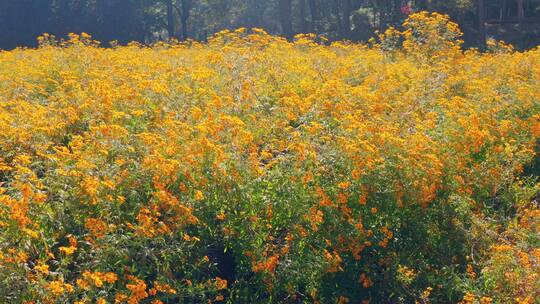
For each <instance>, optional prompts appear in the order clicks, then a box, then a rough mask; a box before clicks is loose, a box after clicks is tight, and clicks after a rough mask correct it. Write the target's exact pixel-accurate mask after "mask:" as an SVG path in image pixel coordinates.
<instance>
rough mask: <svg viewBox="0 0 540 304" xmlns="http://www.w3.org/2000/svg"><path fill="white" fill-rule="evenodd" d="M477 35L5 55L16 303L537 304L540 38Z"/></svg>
mask: <svg viewBox="0 0 540 304" xmlns="http://www.w3.org/2000/svg"><path fill="white" fill-rule="evenodd" d="M460 35H461V34H460V31H459V29H458V27H457V25H456V24H454V23H452V22H450V21H449V19H448V17H446V16H443V15H439V14H428V13H424V12H423V13H419V14H414V15H412V16H411V17H410V18H409V19H408V20H407V21H406V22H405V24H404V25H403V30H397V29H390V30H388V31H386V32H385V33H384V34H381V35H380V36H379V39H378V40H377V41H372V42H371V44H370V45H363V44H354V43H343V42H335V43H332V44H330V45H326V43H325V41H322V40H323V38H321V37H317V36H315V35H300V36H297V37H296V38H295V41H294V42H287V40H285V39H283V38H279V37H274V36H270V35H267V34H266V33H265V32H264V31H262V30H260V29H253V30H245V29H239V30H236V31H224V32H221V33H219V34H217V35H215V36H213V37H212V38H211V39H209V41H208V42H207V43H197V42H193V41H190V42H186V43H176V44H175V43H173V44H163V43H159V44H156V45H153V46H152V47H145V46H141V45H139V44H137V43H132V44H130V45H129V46H119V47H113V48H108V49H104V48H100V47H98V46H97V45H96V43H95V42H93V41H92V40H91V39H90V37H89V36H88V35H86V34H82V35H80V36H79V35H71V38H70V39H69V40H68V41H56V40H55V39H53V38H51V37H50V36H43V37H41V38H40V44H41V46H40V47H39V48H38V49H17V50H13V51H9V52H1V53H0V129H1V130H2V132H0V299H1V301H2V302H9V303H100V304H102V303H152V304H158V303H206V302H208V303H210V302H227V303H388V302H392V303H414V302H415V301H417V302H418V303H457V302H463V303H510V302H516V303H538V299H539V298H540V297H539V296H540V286H539V283H538V282H540V280H539V279H538V274H539V270H540V269H539V268H540V247H539V246H540V239H539V232H540V220H539V219H540V217H539V212H540V211H539V209H538V203H537V202H536V201H535V195H536V194H537V193H538V191H539V190H540V187H539V186H538V185H537V184H536V182H535V180H534V178H533V177H528V176H532V175H537V173H538V168H539V167H538V164H536V165H535V162H534V161H533V160H534V159H535V158H536V157H537V154H536V152H535V151H536V146H537V143H538V139H539V138H540V50H538V49H537V50H531V51H527V52H515V51H513V50H512V48H510V47H508V46H507V45H505V44H503V43H497V42H493V41H492V42H490V44H489V47H490V51H489V52H487V53H479V52H478V51H475V50H469V51H465V52H464V51H462V50H461V48H460V44H461V43H462V42H461V41H460V40H459V39H460ZM535 301H536V302H535Z"/></svg>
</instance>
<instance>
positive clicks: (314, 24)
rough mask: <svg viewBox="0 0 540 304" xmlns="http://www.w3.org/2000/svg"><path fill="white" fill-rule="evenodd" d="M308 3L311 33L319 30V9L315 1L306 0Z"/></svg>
mask: <svg viewBox="0 0 540 304" xmlns="http://www.w3.org/2000/svg"><path fill="white" fill-rule="evenodd" d="M308 2H309V11H310V14H311V30H312V31H313V32H318V29H319V20H320V19H319V9H318V7H317V1H316V0H308Z"/></svg>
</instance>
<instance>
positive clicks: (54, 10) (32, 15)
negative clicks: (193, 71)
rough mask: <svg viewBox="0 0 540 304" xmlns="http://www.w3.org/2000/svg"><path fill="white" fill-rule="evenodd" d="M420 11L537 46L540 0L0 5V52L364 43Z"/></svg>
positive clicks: (113, 0)
mask: <svg viewBox="0 0 540 304" xmlns="http://www.w3.org/2000/svg"><path fill="white" fill-rule="evenodd" d="M421 10H427V11H436V12H441V13H445V14H449V15H450V16H451V17H452V18H453V19H454V20H457V22H458V23H459V25H460V27H461V28H462V29H463V31H464V32H465V36H464V40H465V42H466V45H468V46H479V47H483V46H484V43H485V40H486V36H487V37H494V38H495V39H498V40H505V41H507V42H509V43H512V44H513V45H516V46H519V47H520V48H522V49H527V48H531V47H534V46H536V45H538V44H540V26H539V25H540V0H497V1H494V0H489V1H488V0H4V1H0V49H11V48H15V47H18V46H23V45H24V46H35V41H36V40H35V39H36V37H37V36H39V35H41V34H43V33H50V34H54V35H56V36H59V37H63V36H65V35H67V34H68V33H70V32H73V33H81V32H86V33H89V34H90V35H92V37H93V39H96V40H98V41H101V42H102V43H103V45H108V43H109V42H110V41H119V42H120V43H127V42H130V41H139V42H147V43H148V42H150V43H151V42H155V41H157V40H167V39H169V38H176V39H179V40H186V39H195V40H200V41H205V40H206V39H207V38H208V37H211V36H212V35H213V34H214V33H216V32H219V31H221V30H223V29H236V28H239V27H246V28H253V27H256V28H262V29H264V30H265V31H267V32H269V33H271V34H276V35H283V36H285V37H287V38H289V39H290V38H292V37H293V36H294V35H295V34H297V33H316V34H323V35H325V36H326V37H327V38H329V39H330V40H331V41H336V40H341V39H347V40H351V41H366V40H368V39H369V38H371V37H372V36H373V33H374V32H375V30H379V31H384V30H386V29H387V28H388V27H389V26H395V25H399V24H401V23H402V22H403V20H404V19H406V18H407V16H408V15H409V14H411V13H413V12H418V11H421Z"/></svg>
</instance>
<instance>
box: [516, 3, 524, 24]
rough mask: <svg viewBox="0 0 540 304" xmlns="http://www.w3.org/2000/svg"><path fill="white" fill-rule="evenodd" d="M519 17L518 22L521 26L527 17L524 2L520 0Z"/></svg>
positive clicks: (518, 4)
mask: <svg viewBox="0 0 540 304" xmlns="http://www.w3.org/2000/svg"><path fill="white" fill-rule="evenodd" d="M517 6H518V8H517V10H518V11H517V17H518V22H519V24H521V23H522V22H523V18H524V17H525V10H524V9H523V0H518V1H517Z"/></svg>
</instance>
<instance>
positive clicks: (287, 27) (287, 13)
mask: <svg viewBox="0 0 540 304" xmlns="http://www.w3.org/2000/svg"><path fill="white" fill-rule="evenodd" d="M291 14H292V1H291V0H279V18H280V21H281V30H282V33H283V35H284V36H285V37H287V39H289V40H290V39H292V38H293V28H292V20H291Z"/></svg>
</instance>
